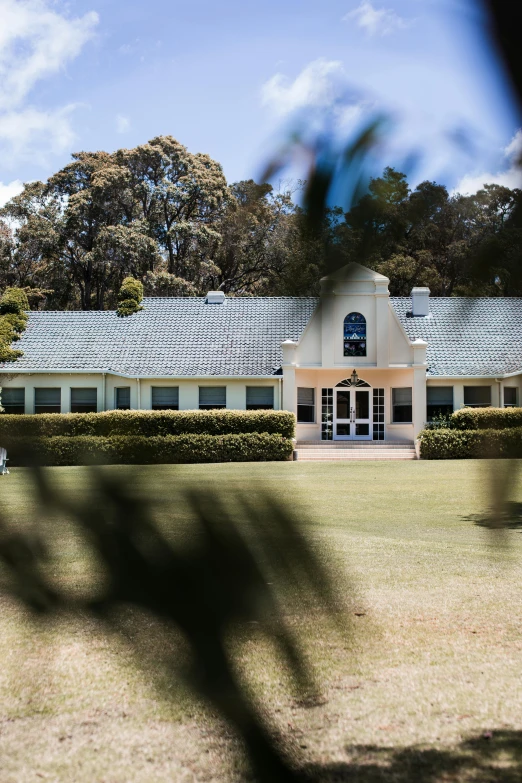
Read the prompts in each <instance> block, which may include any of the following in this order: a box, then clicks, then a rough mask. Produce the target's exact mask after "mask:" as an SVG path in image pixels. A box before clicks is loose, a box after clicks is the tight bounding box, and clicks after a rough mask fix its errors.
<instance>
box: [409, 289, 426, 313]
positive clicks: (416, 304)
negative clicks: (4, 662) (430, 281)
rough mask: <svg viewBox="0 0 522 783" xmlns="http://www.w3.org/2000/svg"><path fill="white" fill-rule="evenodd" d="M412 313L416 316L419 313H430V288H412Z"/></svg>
mask: <svg viewBox="0 0 522 783" xmlns="http://www.w3.org/2000/svg"><path fill="white" fill-rule="evenodd" d="M411 314H412V315H413V317H414V318H415V317H416V316H418V315H429V314H430V289H429V288H412V289H411Z"/></svg>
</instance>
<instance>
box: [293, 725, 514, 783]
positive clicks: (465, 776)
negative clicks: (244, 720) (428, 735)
mask: <svg viewBox="0 0 522 783" xmlns="http://www.w3.org/2000/svg"><path fill="white" fill-rule="evenodd" d="M346 752H347V754H348V755H349V756H350V757H351V760H350V761H347V762H345V763H337V764H331V765H326V766H310V767H309V768H308V769H307V770H306V774H307V775H308V776H309V779H310V780H314V781H321V783H345V781H346V782H347V781H350V783H443V782H444V783H519V781H520V780H522V732H520V731H507V730H499V731H494V732H485V733H484V734H483V735H481V736H478V737H473V738H471V739H468V740H465V741H464V742H462V743H460V744H459V745H456V746H455V747H454V748H452V749H436V748H422V747H419V746H416V747H410V748H400V749H396V748H385V747H378V746H376V745H348V746H347V747H346Z"/></svg>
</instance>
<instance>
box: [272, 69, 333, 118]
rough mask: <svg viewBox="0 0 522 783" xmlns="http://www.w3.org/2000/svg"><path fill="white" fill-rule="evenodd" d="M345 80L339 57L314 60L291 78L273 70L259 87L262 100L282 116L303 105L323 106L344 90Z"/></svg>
mask: <svg viewBox="0 0 522 783" xmlns="http://www.w3.org/2000/svg"><path fill="white" fill-rule="evenodd" d="M346 86H347V80H346V73H345V71H344V68H343V65H342V63H341V62H340V61H339V60H324V59H322V58H321V59H319V60H314V61H313V62H311V63H309V64H308V65H307V66H306V67H305V68H303V70H302V71H301V73H300V74H299V75H298V76H297V77H296V78H295V79H294V81H291V80H290V79H289V78H288V76H285V75H283V74H281V73H276V74H275V75H274V76H272V78H271V79H269V80H268V81H267V82H265V84H263V86H262V88H261V99H262V102H263V105H264V106H268V107H269V108H270V109H272V111H274V113H275V114H278V115H279V116H283V115H285V114H291V113H292V112H294V111H297V110H299V109H303V108H326V107H331V106H332V104H333V103H334V102H335V101H336V100H339V99H340V98H341V97H342V95H343V93H344V92H345V91H346Z"/></svg>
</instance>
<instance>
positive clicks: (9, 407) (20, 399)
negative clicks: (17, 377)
mask: <svg viewBox="0 0 522 783" xmlns="http://www.w3.org/2000/svg"><path fill="white" fill-rule="evenodd" d="M0 407H2V408H3V409H4V413H16V414H22V413H25V389H23V388H13V387H11V388H9V389H6V388H5V387H4V388H3V389H2V398H1V399H0Z"/></svg>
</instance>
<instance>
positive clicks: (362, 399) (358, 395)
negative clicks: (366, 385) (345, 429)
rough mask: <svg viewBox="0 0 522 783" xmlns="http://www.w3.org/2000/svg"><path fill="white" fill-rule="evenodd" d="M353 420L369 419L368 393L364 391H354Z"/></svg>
mask: <svg viewBox="0 0 522 783" xmlns="http://www.w3.org/2000/svg"><path fill="white" fill-rule="evenodd" d="M354 394H355V418H356V419H369V418H370V392H369V391H367V390H366V389H365V390H364V391H361V390H360V389H356V390H355V392H354Z"/></svg>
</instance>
